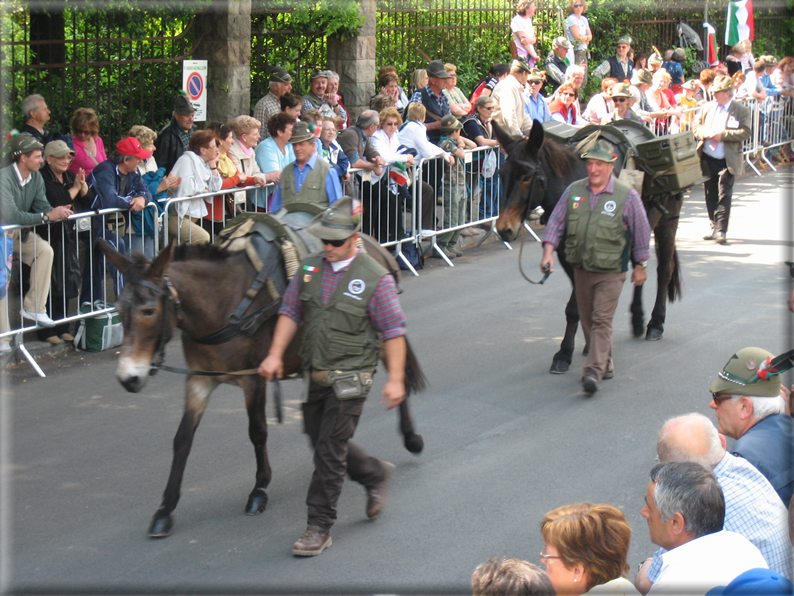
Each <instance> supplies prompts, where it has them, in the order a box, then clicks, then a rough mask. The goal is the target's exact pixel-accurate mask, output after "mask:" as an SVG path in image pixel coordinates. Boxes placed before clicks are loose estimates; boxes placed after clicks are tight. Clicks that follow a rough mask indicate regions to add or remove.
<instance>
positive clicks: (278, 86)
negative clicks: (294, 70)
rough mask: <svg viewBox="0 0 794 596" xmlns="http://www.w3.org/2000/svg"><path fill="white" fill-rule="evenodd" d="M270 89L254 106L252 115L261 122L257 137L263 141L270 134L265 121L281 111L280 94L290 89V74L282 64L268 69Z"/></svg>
mask: <svg viewBox="0 0 794 596" xmlns="http://www.w3.org/2000/svg"><path fill="white" fill-rule="evenodd" d="M268 85H269V87H270V89H269V90H268V92H267V93H266V94H265V96H264V97H262V98H261V99H260V100H259V101H258V102H256V105H255V106H254V112H253V116H254V118H255V119H256V120H259V121H260V122H261V123H262V128H260V129H259V137H260V138H261V139H262V140H263V141H264V140H265V139H266V138H268V137H269V136H270V133H269V132H268V130H267V121H268V120H270V117H271V116H274V115H276V114H278V113H279V112H280V111H281V96H282V95H284V94H285V93H289V92H290V91H292V75H290V74H289V73H288V72H287V70H286V69H285V68H284V67H283V66H274V67H273V70H271V71H270V82H269V83H268Z"/></svg>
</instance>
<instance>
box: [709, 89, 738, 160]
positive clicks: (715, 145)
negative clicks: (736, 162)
mask: <svg viewBox="0 0 794 596" xmlns="http://www.w3.org/2000/svg"><path fill="white" fill-rule="evenodd" d="M730 105H731V102H730V101H729V102H728V103H726V104H725V105H724V106H721V105H719V104H717V105H716V106H714V109H713V110H712V111H711V114H710V117H709V120H710V121H709V129H711V131H712V132H714V131H717V132H719V131H722V130H725V129H726V128H727V123H728V107H729V106H730ZM703 151H704V152H705V153H706V154H707V155H710V156H711V157H713V158H714V159H725V145H724V144H723V143H722V141H716V140H714V139H707V140H706V142H705V143H703Z"/></svg>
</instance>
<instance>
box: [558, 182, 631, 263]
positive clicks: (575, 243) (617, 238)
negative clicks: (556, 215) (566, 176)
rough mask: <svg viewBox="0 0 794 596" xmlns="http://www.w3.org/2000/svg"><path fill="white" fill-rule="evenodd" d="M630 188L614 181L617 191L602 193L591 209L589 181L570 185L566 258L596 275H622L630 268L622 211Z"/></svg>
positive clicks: (629, 246) (626, 233)
mask: <svg viewBox="0 0 794 596" xmlns="http://www.w3.org/2000/svg"><path fill="white" fill-rule="evenodd" d="M629 190H631V187H629V186H628V185H626V184H624V183H623V182H621V181H620V180H615V191H614V192H613V193H611V194H610V193H606V192H605V193H603V194H602V195H601V199H600V200H599V201H598V204H597V205H596V206H595V208H594V209H590V190H589V189H588V188H587V179H584V180H577V181H576V182H574V183H573V184H572V185H571V191H570V197H569V198H568V205H567V208H568V213H567V219H566V222H567V223H566V229H565V231H566V234H567V237H566V239H565V258H566V259H568V262H569V263H570V264H571V265H573V266H574V267H580V268H581V269H584V270H585V271H591V272H593V273H621V272H623V271H627V270H628V268H629V252H630V249H631V242H630V236H629V230H628V229H627V228H625V227H624V226H623V208H624V207H625V205H626V198H627V197H628V195H629Z"/></svg>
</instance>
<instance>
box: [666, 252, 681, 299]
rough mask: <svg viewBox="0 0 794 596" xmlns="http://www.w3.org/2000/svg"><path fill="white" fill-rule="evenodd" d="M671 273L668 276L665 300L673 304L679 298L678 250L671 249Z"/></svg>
mask: <svg viewBox="0 0 794 596" xmlns="http://www.w3.org/2000/svg"><path fill="white" fill-rule="evenodd" d="M672 265H673V271H672V273H671V275H670V283H669V284H668V286H667V299H668V300H669V301H670V302H675V301H676V299H677V298H681V295H682V294H681V262H680V261H679V260H678V249H677V248H673V263H672Z"/></svg>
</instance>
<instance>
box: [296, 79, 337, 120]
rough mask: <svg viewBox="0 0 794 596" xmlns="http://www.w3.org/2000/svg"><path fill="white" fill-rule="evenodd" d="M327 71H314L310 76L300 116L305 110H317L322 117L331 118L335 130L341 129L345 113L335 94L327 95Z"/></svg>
mask: <svg viewBox="0 0 794 596" xmlns="http://www.w3.org/2000/svg"><path fill="white" fill-rule="evenodd" d="M328 76H329V72H328V71H327V70H318V69H314V70H313V71H312V75H311V81H310V83H309V84H310V86H311V91H309V92H308V93H307V94H306V95H304V96H303V108H302V109H301V114H303V113H304V112H305V111H306V110H319V112H320V114H322V115H323V116H328V117H329V118H333V119H334V122H335V123H336V126H337V128H341V126H342V123H343V122H347V112H345V111H344V108H342V104H341V103H339V96H338V95H337V94H336V93H333V94H327V93H326V89H327V87H328Z"/></svg>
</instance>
